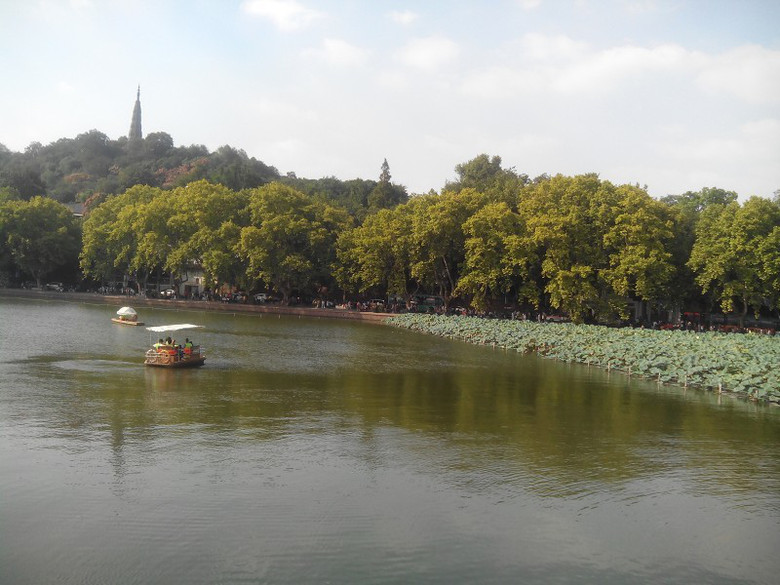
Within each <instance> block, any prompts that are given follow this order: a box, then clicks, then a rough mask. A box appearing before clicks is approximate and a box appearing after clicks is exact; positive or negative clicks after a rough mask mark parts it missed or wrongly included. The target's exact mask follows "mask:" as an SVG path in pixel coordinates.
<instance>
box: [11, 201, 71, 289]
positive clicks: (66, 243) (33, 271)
mask: <svg viewBox="0 0 780 585" xmlns="http://www.w3.org/2000/svg"><path fill="white" fill-rule="evenodd" d="M6 206H7V208H6V211H7V213H8V215H7V216H6V220H5V245H7V246H8V250H9V251H10V253H11V257H12V258H13V260H14V262H15V263H16V265H17V266H19V268H21V270H23V271H24V272H26V273H27V274H29V275H30V276H32V278H33V279H34V280H35V282H36V284H37V286H39V287H40V286H41V284H42V282H43V280H44V278H45V277H46V276H47V275H49V274H50V273H51V272H53V271H54V270H55V269H57V268H58V267H61V266H65V265H67V264H69V263H71V262H75V260H76V259H77V257H78V250H79V239H80V237H79V236H80V234H79V227H78V224H77V223H76V220H75V219H74V217H73V214H72V213H71V212H70V210H69V209H68V208H67V207H65V206H64V205H62V204H60V203H57V202H56V201H54V200H52V199H49V198H47V197H41V196H37V197H33V198H32V199H30V200H29V201H11V202H8V203H6Z"/></svg>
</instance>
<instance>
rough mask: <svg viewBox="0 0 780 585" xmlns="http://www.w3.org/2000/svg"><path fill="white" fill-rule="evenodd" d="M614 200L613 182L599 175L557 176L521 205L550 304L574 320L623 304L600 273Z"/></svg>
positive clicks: (604, 262) (535, 187)
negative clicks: (603, 180) (612, 292)
mask: <svg viewBox="0 0 780 585" xmlns="http://www.w3.org/2000/svg"><path fill="white" fill-rule="evenodd" d="M615 205H616V197H615V187H614V186H613V185H612V184H611V183H609V182H606V181H605V182H602V181H601V180H599V178H598V176H597V175H595V174H587V175H579V176H576V177H564V176H562V175H557V176H555V177H553V178H551V179H549V180H546V181H542V182H540V183H538V184H535V185H533V186H532V187H530V188H529V190H528V191H526V193H525V195H524V196H523V198H522V199H521V200H520V202H519V204H518V208H519V211H520V214H521V215H522V216H523V217H524V218H525V221H526V225H527V229H528V232H527V233H528V236H527V237H528V240H529V241H528V245H529V246H530V247H532V248H533V249H535V250H536V251H537V253H538V254H539V257H540V259H541V270H540V273H541V277H542V278H543V279H544V292H545V293H546V294H547V295H548V297H549V305H550V307H551V308H553V309H556V310H562V311H565V312H566V313H568V314H569V316H570V317H571V318H572V320H573V321H575V322H582V321H585V320H593V319H598V318H604V317H611V316H612V315H613V314H614V313H615V312H616V311H617V310H618V308H619V306H620V303H621V300H620V299H616V298H614V295H613V294H610V290H609V287H608V286H607V284H606V283H605V282H604V279H603V274H602V271H603V270H604V269H605V268H606V267H607V266H608V256H607V254H606V250H605V249H604V243H603V242H604V235H605V234H606V232H607V226H608V225H609V223H610V221H611V217H610V215H611V213H612V212H611V210H612V209H614V208H615Z"/></svg>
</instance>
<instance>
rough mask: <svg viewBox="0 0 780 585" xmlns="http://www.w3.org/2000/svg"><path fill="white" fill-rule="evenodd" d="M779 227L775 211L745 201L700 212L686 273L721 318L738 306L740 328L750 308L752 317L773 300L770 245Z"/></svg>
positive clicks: (755, 201)
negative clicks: (689, 271) (717, 304)
mask: <svg viewBox="0 0 780 585" xmlns="http://www.w3.org/2000/svg"><path fill="white" fill-rule="evenodd" d="M778 225H780V208H778V206H777V205H776V204H774V203H773V202H771V201H769V200H768V199H763V198H761V197H751V198H750V199H748V200H747V201H746V202H745V204H744V205H740V204H739V203H738V202H736V201H734V202H731V203H728V204H725V205H724V204H717V205H712V206H710V207H708V208H707V209H705V210H704V211H703V212H702V216H701V219H700V221H699V224H698V226H697V229H696V242H695V243H694V245H693V250H692V251H691V258H690V260H689V262H688V263H689V265H690V267H691V268H692V269H693V270H694V272H695V274H696V282H697V284H698V285H699V286H701V288H702V291H703V292H705V293H710V294H712V295H713V297H714V298H715V299H716V300H718V301H720V306H721V308H722V309H723V310H724V311H726V312H731V311H734V310H735V308H736V306H737V303H738V304H739V305H740V309H741V310H740V313H739V315H740V326H742V325H743V324H744V317H745V315H746V314H747V312H748V309H749V308H750V307H752V308H753V310H754V312H755V313H756V314H757V313H758V311H759V310H760V308H761V307H762V306H768V305H769V301H768V299H770V298H773V297H775V296H776V294H777V291H776V289H773V283H775V282H777V280H776V275H775V274H773V268H772V266H773V256H774V254H773V253H772V251H771V244H767V242H774V241H776V240H775V238H776V236H775V235H774V232H775V230H776V229H777V227H778Z"/></svg>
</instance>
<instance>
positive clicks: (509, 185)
mask: <svg viewBox="0 0 780 585" xmlns="http://www.w3.org/2000/svg"><path fill="white" fill-rule="evenodd" d="M455 172H456V173H457V174H458V179H457V180H456V181H453V182H450V181H448V182H447V183H446V184H445V185H444V190H445V191H455V192H457V191H461V190H463V189H474V190H476V191H479V192H480V193H489V194H491V195H493V196H503V197H504V198H505V197H507V196H509V195H511V194H513V193H516V191H517V190H518V189H520V188H522V187H523V186H524V185H527V184H528V183H529V180H528V176H527V175H518V174H517V173H516V172H515V170H514V169H512V168H510V169H504V168H502V167H501V157H500V156H493V157H489V156H488V155H487V154H480V155H479V156H477V157H475V158H473V159H471V160H470V161H468V162H465V163H460V164H458V165H456V166H455ZM506 200H507V202H509V200H508V199H506Z"/></svg>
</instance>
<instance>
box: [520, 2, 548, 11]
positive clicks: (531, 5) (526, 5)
mask: <svg viewBox="0 0 780 585" xmlns="http://www.w3.org/2000/svg"><path fill="white" fill-rule="evenodd" d="M518 4H520V8H522V9H523V10H536V9H537V8H539V6H541V5H542V0H518Z"/></svg>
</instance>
